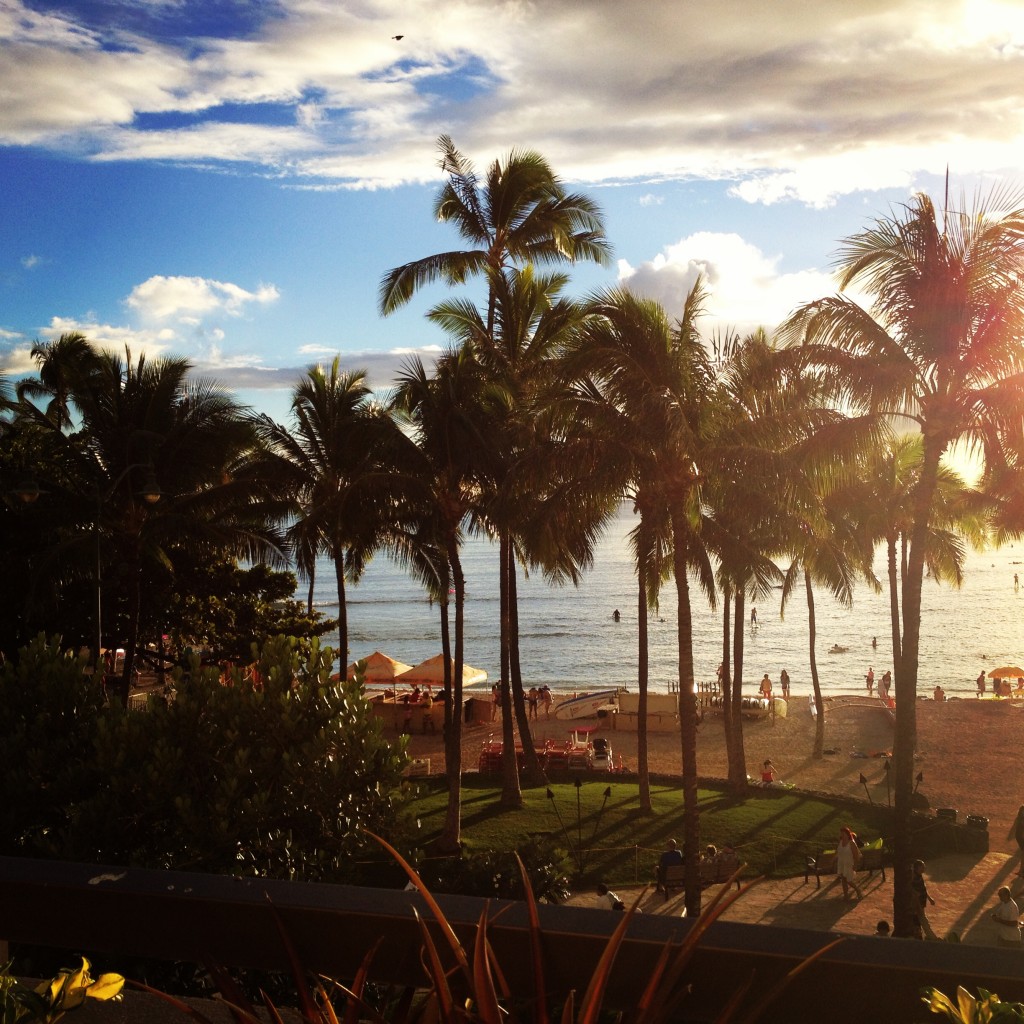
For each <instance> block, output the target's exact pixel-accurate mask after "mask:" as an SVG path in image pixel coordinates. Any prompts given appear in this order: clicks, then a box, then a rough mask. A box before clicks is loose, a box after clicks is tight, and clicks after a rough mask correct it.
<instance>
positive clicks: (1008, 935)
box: [992, 885, 1020, 946]
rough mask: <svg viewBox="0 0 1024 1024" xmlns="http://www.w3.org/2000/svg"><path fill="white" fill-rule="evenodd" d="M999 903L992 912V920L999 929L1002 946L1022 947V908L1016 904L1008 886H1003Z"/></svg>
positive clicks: (998, 934) (1000, 890) (998, 935)
mask: <svg viewBox="0 0 1024 1024" xmlns="http://www.w3.org/2000/svg"><path fill="white" fill-rule="evenodd" d="M998 896H999V902H998V903H997V904H996V909H995V910H993V911H992V920H993V921H995V923H996V925H998V927H997V928H996V935H997V937H998V940H999V945H1000V946H1019V945H1020V908H1019V907H1018V906H1017V904H1016V903H1015V902H1014V899H1013V896H1012V895H1011V894H1010V890H1009V888H1007V886H1005V885H1004V886H1001V887H1000V889H999V892H998Z"/></svg>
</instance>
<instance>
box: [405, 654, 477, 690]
mask: <svg viewBox="0 0 1024 1024" xmlns="http://www.w3.org/2000/svg"><path fill="white" fill-rule="evenodd" d="M454 671H455V668H454V663H453V665H452V672H453V674H454ZM486 681H487V673H486V672H484V670H483V669H480V668H473V666H472V665H463V666H462V685H463V686H473V685H474V684H475V683H483V682H486ZM396 682H398V683H401V684H402V685H403V686H424V685H426V684H427V683H430V685H431V686H442V685H443V684H444V655H443V654H437V655H435V656H434V657H433V658H427V660H426V661H421V662H420V663H419V664H418V665H416V666H414V667H413V668H410V669H408V670H407V671H405V672H403V673H402V674H401V675H400V676H399V677H398V679H397V680H396Z"/></svg>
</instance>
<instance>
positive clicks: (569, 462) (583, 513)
mask: <svg viewBox="0 0 1024 1024" xmlns="http://www.w3.org/2000/svg"><path fill="white" fill-rule="evenodd" d="M566 282H567V279H566V277H565V275H563V274H540V273H537V272H535V271H534V269H533V267H532V266H526V267H524V268H522V269H511V270H506V271H505V272H503V273H502V274H500V275H499V278H498V279H497V280H495V281H493V282H492V284H491V291H492V294H493V295H494V298H495V305H494V311H493V312H494V316H493V322H492V323H491V325H490V326H488V323H487V319H486V313H485V312H483V311H481V310H478V309H477V308H476V307H475V306H474V305H473V304H472V303H469V302H467V301H464V300H450V301H448V302H445V303H442V304H441V305H439V306H437V307H435V308H434V309H433V310H431V312H430V313H429V314H428V316H429V317H430V319H432V320H434V321H435V322H436V323H438V324H440V325H441V326H443V327H444V328H445V330H446V331H447V332H448V333H449V334H451V335H452V336H453V337H454V338H455V339H456V340H457V341H458V342H459V343H461V344H462V345H464V346H466V347H467V348H468V349H469V350H470V351H472V353H473V356H474V358H475V359H476V360H477V361H478V362H479V364H480V367H481V372H482V373H483V374H484V375H485V377H486V379H488V380H489V381H491V382H493V383H494V384H495V386H496V388H497V389H500V391H501V393H502V394H504V395H505V396H506V401H505V403H504V405H503V406H502V407H501V408H500V410H497V411H498V416H497V417H496V418H495V420H494V422H493V424H492V431H491V437H492V443H491V446H490V448H491V450H490V457H489V459H488V462H487V472H486V475H482V476H481V483H482V485H483V487H484V491H485V494H484V497H483V504H482V515H483V516H484V518H485V520H486V521H487V523H488V524H489V525H490V528H491V530H492V532H493V534H495V535H496V536H497V537H498V542H499V563H500V572H499V590H500V608H501V638H500V639H501V666H502V672H501V696H502V703H503V707H504V711H505V715H504V718H503V728H504V729H505V730H510V729H511V725H512V717H513V716H514V717H515V721H516V727H517V729H518V733H519V739H520V743H521V745H522V748H523V754H524V759H525V766H524V773H523V777H524V781H525V782H526V784H527V785H531V784H533V785H537V784H541V783H542V782H543V781H544V775H543V771H542V769H541V767H540V764H539V762H538V760H537V757H536V753H535V751H534V744H533V742H532V740H531V738H530V737H531V732H530V725H529V718H528V714H527V708H526V700H525V694H524V691H523V680H522V673H521V669H520V657H519V655H520V651H519V634H518V609H517V602H516V592H517V586H516V571H517V562H518V561H519V560H523V561H524V562H527V563H529V564H530V565H531V566H532V567H534V568H540V569H541V570H542V571H543V572H544V573H545V575H547V576H548V577H549V578H550V579H552V580H557V581H564V580H569V581H572V582H574V583H575V582H578V580H579V577H580V574H581V572H582V569H583V568H584V567H585V566H586V564H588V563H589V560H590V559H591V558H592V556H593V544H594V539H595V535H596V531H597V529H598V528H599V526H600V524H601V523H602V522H603V519H604V517H605V516H606V515H607V514H608V511H609V508H610V506H608V504H607V503H605V505H604V506H600V505H599V504H595V503H594V502H593V501H591V500H589V497H588V493H589V491H588V489H587V488H581V487H579V486H574V481H575V483H576V484H578V483H579V479H580V478H579V475H578V474H574V472H573V467H574V466H575V465H576V462H575V460H574V459H573V458H571V457H567V455H566V439H565V435H564V431H563V429H562V426H561V423H560V421H559V420H558V418H557V417H556V416H555V414H554V407H555V405H556V404H557V403H558V401H559V400H560V398H561V396H562V394H563V388H564V385H563V383H562V377H563V373H562V370H561V369H560V366H561V357H562V353H563V352H564V350H565V349H566V346H567V345H568V343H569V341H570V340H571V338H572V337H573V335H574V333H575V332H576V331H577V330H578V328H579V325H580V323H581V321H582V317H583V311H582V309H581V308H580V307H579V305H578V304H577V303H575V302H572V301H570V300H569V299H566V298H564V297H563V296H562V295H561V294H560V293H561V291H562V289H563V288H564V286H565V284H566ZM566 511H569V512H570V513H571V514H568V515H567V514H566ZM513 740H514V737H513V736H509V737H508V738H507V746H506V754H505V773H504V777H505V787H504V791H503V803H505V804H510V805H517V804H518V803H519V802H520V801H521V795H520V792H519V782H518V772H517V768H516V758H515V749H514V744H513Z"/></svg>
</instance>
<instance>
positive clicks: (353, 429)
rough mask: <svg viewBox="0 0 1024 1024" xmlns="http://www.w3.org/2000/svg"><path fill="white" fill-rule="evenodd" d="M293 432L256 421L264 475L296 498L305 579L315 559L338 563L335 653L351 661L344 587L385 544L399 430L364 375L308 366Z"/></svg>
mask: <svg viewBox="0 0 1024 1024" xmlns="http://www.w3.org/2000/svg"><path fill="white" fill-rule="evenodd" d="M291 414H292V423H291V429H289V428H288V427H285V426H281V425H280V424H277V423H275V422H274V421H273V420H271V419H270V418H269V417H267V416H262V417H260V418H259V420H258V421H257V423H258V428H259V432H260V438H261V441H262V443H263V446H264V454H263V458H262V474H263V476H264V477H265V478H269V479H273V481H274V483H275V486H276V488H277V489H278V492H279V493H283V494H286V495H289V496H291V498H292V499H293V505H292V515H293V517H294V518H293V522H292V525H291V526H290V527H289V529H288V541H289V546H290V548H291V549H292V551H293V552H294V553H295V554H296V557H297V561H298V564H299V568H300V570H304V574H307V575H308V574H309V573H311V572H312V571H313V565H314V562H315V558H316V556H317V555H318V554H321V553H324V554H327V555H328V556H329V557H330V558H331V560H332V561H333V562H334V573H335V579H336V582H337V588H338V647H339V650H340V652H341V657H342V659H343V660H344V659H347V657H348V614H347V607H346V601H347V597H346V589H347V583H353V584H355V583H358V582H359V579H360V577H361V576H362V573H363V570H364V569H365V567H366V564H367V562H368V560H369V559H370V558H371V557H372V555H373V553H374V551H376V549H377V548H378V547H379V546H380V544H381V543H382V540H383V537H384V535H385V532H386V529H387V525H388V516H389V511H390V509H391V498H392V495H391V492H390V486H391V484H392V482H393V481H392V478H391V475H390V473H389V471H388V468H387V460H388V455H387V449H388V445H389V444H392V443H395V442H396V438H395V434H396V428H395V425H394V422H393V421H392V419H391V418H390V417H389V416H388V415H387V413H386V412H385V411H384V409H383V408H382V407H381V406H379V405H378V404H376V403H374V402H373V400H372V392H371V390H370V388H369V386H368V385H367V383H366V374H365V372H364V371H363V370H353V371H345V370H342V369H341V366H340V359H339V358H338V357H337V356H336V357H335V358H334V360H333V362H332V363H331V366H330V369H329V370H327V371H325V370H324V369H323V367H321V366H311V367H310V368H309V369H308V370H307V371H306V374H305V376H304V377H302V378H301V379H300V380H299V382H298V383H297V384H296V386H295V390H294V391H293V393H292V405H291Z"/></svg>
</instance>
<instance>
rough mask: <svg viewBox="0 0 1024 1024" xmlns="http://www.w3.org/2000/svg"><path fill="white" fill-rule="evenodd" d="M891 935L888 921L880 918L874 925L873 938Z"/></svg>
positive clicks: (885, 937)
mask: <svg viewBox="0 0 1024 1024" xmlns="http://www.w3.org/2000/svg"><path fill="white" fill-rule="evenodd" d="M891 936H892V929H891V928H890V927H889V922H888V921H886V920H884V919H883V920H881V921H879V922H878V924H876V925H875V938H877V939H888V938H890V937H891Z"/></svg>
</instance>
